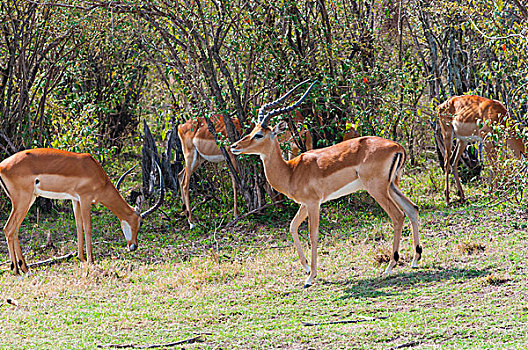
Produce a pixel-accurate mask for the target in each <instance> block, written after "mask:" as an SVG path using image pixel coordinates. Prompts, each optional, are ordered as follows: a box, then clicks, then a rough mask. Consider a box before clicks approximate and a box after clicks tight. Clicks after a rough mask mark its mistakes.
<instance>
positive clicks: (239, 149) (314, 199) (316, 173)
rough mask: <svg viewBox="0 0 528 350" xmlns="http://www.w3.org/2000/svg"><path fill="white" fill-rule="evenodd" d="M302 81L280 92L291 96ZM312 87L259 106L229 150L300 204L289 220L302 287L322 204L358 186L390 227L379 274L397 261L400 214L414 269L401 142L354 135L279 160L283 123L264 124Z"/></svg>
mask: <svg viewBox="0 0 528 350" xmlns="http://www.w3.org/2000/svg"><path fill="white" fill-rule="evenodd" d="M301 84H302V83H301ZM301 84H299V85H297V86H296V87H295V88H293V89H292V90H290V91H289V92H288V93H287V94H286V95H285V96H288V95H290V94H291V93H292V92H293V90H295V89H296V88H297V87H298V86H300V85H301ZM312 86H313V84H312V85H311V86H310V87H309V88H308V90H307V91H306V92H305V93H304V95H303V96H302V97H301V98H300V99H299V100H298V101H296V102H295V103H294V104H292V105H290V106H288V107H285V108H280V109H272V108H275V107H276V106H278V104H279V103H280V102H282V101H283V100H284V98H285V96H283V97H282V98H280V99H279V100H276V101H273V102H271V103H268V104H266V105H264V106H262V107H261V108H260V110H259V118H258V124H257V125H256V126H255V128H254V129H253V131H251V133H250V134H249V135H247V136H245V137H244V138H242V139H241V140H239V141H238V142H235V143H234V144H233V145H231V152H232V153H233V154H258V155H260V158H261V159H262V162H263V164H264V171H265V174H266V178H267V179H268V181H269V183H270V184H271V186H273V188H275V189H276V190H277V191H279V192H281V193H284V194H285V195H286V196H288V197H289V198H291V199H292V200H294V201H295V202H297V203H299V204H300V208H299V211H298V212H297V214H296V215H295V217H294V218H293V220H292V222H291V223H290V233H291V234H292V237H293V241H294V243H295V247H296V249H297V253H298V255H299V259H300V261H301V264H302V265H303V266H304V268H305V270H306V272H307V273H309V276H308V278H307V280H306V282H305V285H304V286H305V287H309V286H311V285H312V283H313V281H314V279H315V277H316V276H317V244H318V236H319V215H320V207H321V204H322V203H324V202H327V201H329V200H332V199H335V198H339V197H342V196H345V195H347V194H350V193H352V192H356V191H358V190H366V191H367V192H368V193H369V194H370V195H371V196H372V197H373V198H374V199H375V200H376V201H377V202H378V203H379V205H380V206H381V207H382V208H383V209H384V210H385V211H386V212H387V214H388V215H389V216H390V218H391V220H392V222H393V225H394V242H393V249H392V256H391V259H390V262H389V265H388V266H387V268H386V270H385V272H384V275H388V274H389V273H390V272H391V270H392V268H393V267H394V266H396V264H397V262H398V260H399V247H400V240H401V233H402V228H403V221H404V218H405V214H407V216H408V217H409V219H410V220H411V223H412V235H413V241H414V250H415V254H414V259H413V262H412V266H413V267H417V264H418V261H419V260H420V258H421V254H422V247H421V246H420V240H419V236H418V210H417V207H416V205H415V204H413V203H412V202H411V201H410V200H409V199H408V198H407V197H405V196H404V195H403V194H402V193H401V191H400V190H399V188H398V183H399V180H400V176H401V171H402V168H403V164H404V161H405V150H404V149H403V147H402V146H400V145H399V144H398V143H396V142H393V141H390V140H385V139H382V138H379V137H373V136H372V137H359V138H354V139H351V140H347V141H343V142H341V143H339V144H336V145H334V146H330V147H326V148H321V149H315V150H311V151H308V152H306V153H303V154H301V155H299V156H297V157H295V158H293V159H291V160H288V161H286V160H284V159H283V158H282V155H281V149H280V147H279V143H278V141H277V135H278V134H279V133H281V132H283V131H284V130H285V129H286V127H287V125H286V123H285V122H283V121H282V122H280V123H279V124H277V125H276V126H275V127H274V128H273V129H272V128H270V127H269V126H268V122H269V120H270V118H272V117H273V116H277V115H280V114H283V113H287V112H289V111H291V110H293V109H294V108H296V107H297V106H298V105H299V104H300V103H301V102H302V101H303V100H304V98H305V97H306V96H307V94H308V92H309V91H310V89H311V87H312ZM404 213H405V214H404ZM306 217H308V231H309V235H310V244H311V252H312V254H311V263H310V265H309V264H308V261H307V259H306V257H305V255H304V252H303V250H302V247H301V243H300V241H299V236H298V234H297V230H298V228H299V225H300V224H301V223H302V222H303V221H304V220H305V219H306Z"/></svg>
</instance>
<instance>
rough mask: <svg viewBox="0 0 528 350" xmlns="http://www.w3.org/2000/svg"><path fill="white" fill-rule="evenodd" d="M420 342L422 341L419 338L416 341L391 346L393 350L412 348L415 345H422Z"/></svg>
mask: <svg viewBox="0 0 528 350" xmlns="http://www.w3.org/2000/svg"><path fill="white" fill-rule="evenodd" d="M420 343H421V342H420V341H419V340H415V341H411V342H408V343H404V344H401V345H398V346H394V347H392V348H391V350H393V349H403V348H411V347H413V346H416V345H420Z"/></svg>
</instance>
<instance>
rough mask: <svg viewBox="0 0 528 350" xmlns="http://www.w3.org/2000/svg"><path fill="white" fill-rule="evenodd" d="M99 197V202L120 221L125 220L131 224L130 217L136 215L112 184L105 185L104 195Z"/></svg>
mask: <svg viewBox="0 0 528 350" xmlns="http://www.w3.org/2000/svg"><path fill="white" fill-rule="evenodd" d="M101 197H102V198H101V199H100V200H99V202H101V204H102V205H104V206H105V207H107V208H108V209H110V210H111V211H112V213H114V215H115V216H117V217H118V218H119V220H120V221H122V220H125V221H126V222H128V223H131V222H132V220H131V217H132V216H133V215H137V214H136V212H135V211H134V209H133V208H132V207H131V206H130V205H129V204H128V203H127V202H126V201H125V199H124V198H123V197H122V196H121V194H120V193H119V191H117V189H116V188H115V187H114V185H112V183H109V184H108V185H107V190H106V193H105V195H104V196H101Z"/></svg>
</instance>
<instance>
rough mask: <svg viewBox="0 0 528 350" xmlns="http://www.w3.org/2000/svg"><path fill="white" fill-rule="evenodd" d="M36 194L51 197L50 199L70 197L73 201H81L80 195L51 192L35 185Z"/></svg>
mask: <svg viewBox="0 0 528 350" xmlns="http://www.w3.org/2000/svg"><path fill="white" fill-rule="evenodd" d="M35 196H36V197H44V198H50V199H69V200H72V201H80V200H81V199H80V198H79V195H77V194H76V195H75V196H72V195H71V194H69V193H63V192H51V191H42V190H41V189H40V188H38V187H37V186H35Z"/></svg>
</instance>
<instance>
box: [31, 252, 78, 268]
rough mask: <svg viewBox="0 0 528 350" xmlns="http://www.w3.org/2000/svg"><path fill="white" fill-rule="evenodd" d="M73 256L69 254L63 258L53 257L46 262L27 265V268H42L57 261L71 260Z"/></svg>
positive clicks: (71, 253)
mask: <svg viewBox="0 0 528 350" xmlns="http://www.w3.org/2000/svg"><path fill="white" fill-rule="evenodd" d="M74 256H75V254H74V253H73V252H69V253H68V254H66V255H63V256H57V257H55V256H54V257H52V258H49V259H46V260H42V261H37V262H34V263H31V264H29V265H28V267H38V266H43V265H53V264H55V263H58V262H59V261H63V260H68V259H71V258H73V257H74Z"/></svg>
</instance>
